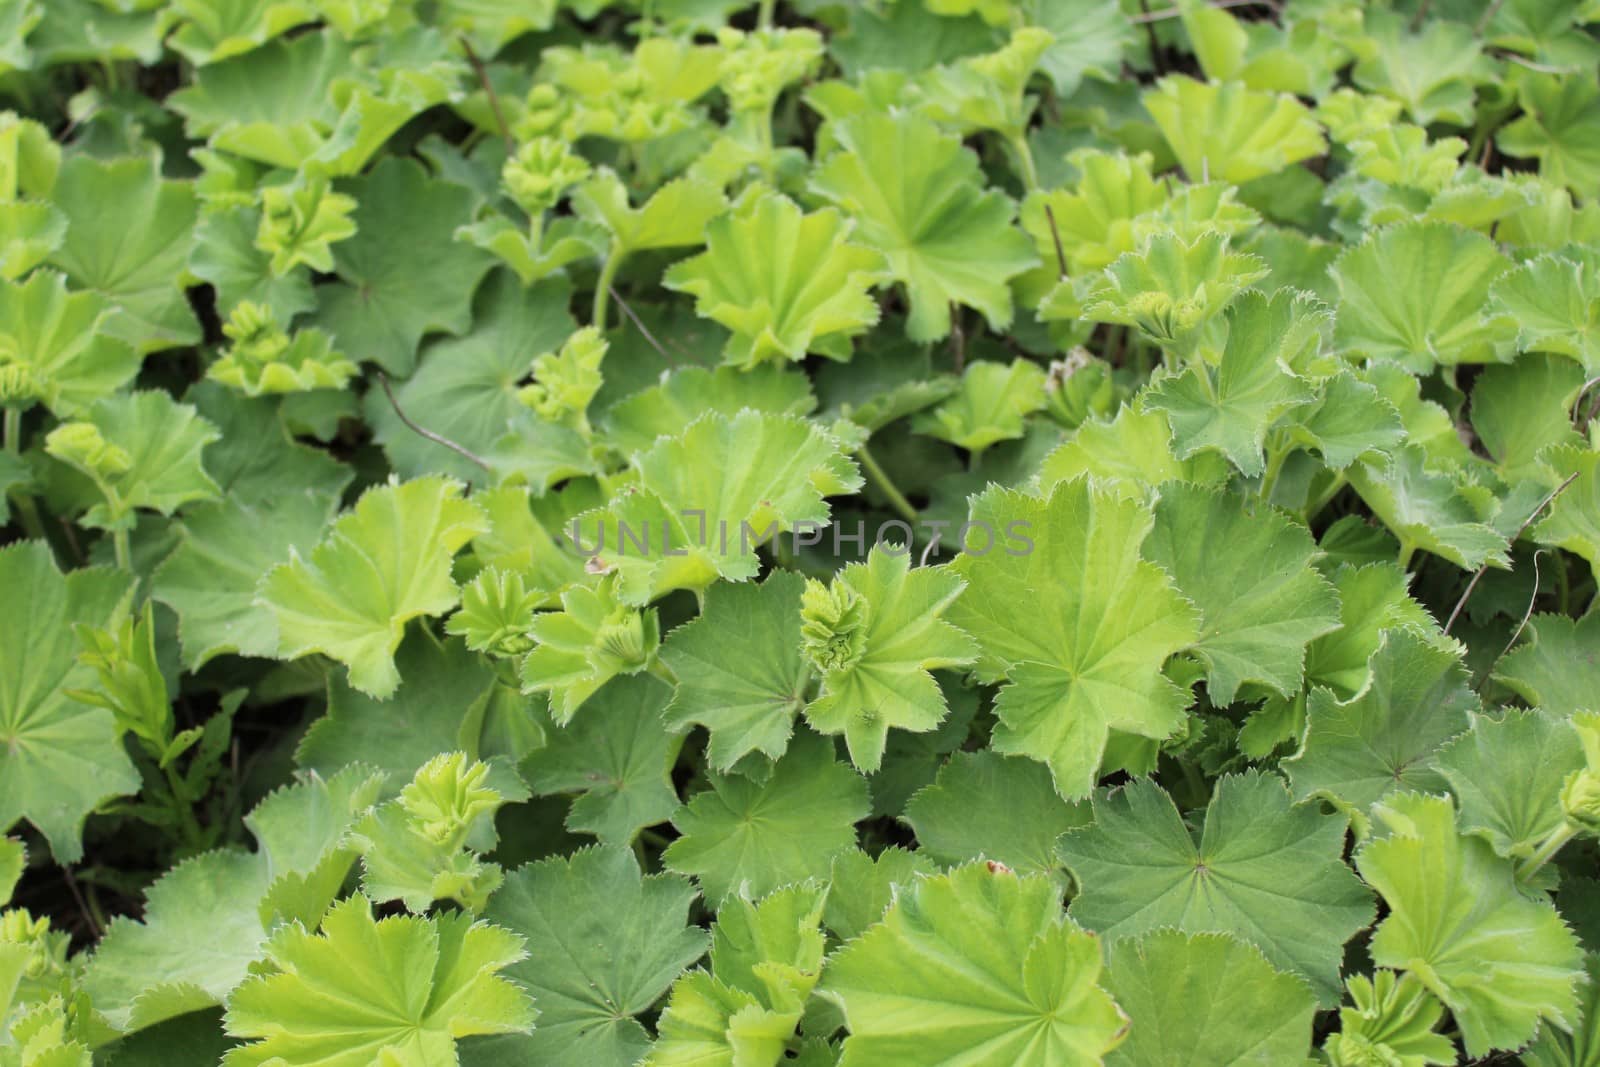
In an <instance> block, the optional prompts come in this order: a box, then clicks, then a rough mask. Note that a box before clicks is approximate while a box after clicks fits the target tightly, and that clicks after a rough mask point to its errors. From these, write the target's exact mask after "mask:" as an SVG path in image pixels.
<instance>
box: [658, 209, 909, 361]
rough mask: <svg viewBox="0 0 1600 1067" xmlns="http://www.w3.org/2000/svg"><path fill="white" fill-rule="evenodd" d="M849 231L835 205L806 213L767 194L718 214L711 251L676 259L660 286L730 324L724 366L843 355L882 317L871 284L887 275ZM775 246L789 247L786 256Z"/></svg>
mask: <svg viewBox="0 0 1600 1067" xmlns="http://www.w3.org/2000/svg"><path fill="white" fill-rule="evenodd" d="M852 229H853V226H852V224H851V223H850V222H849V221H847V220H845V219H843V218H841V217H840V216H839V213H838V212H837V211H834V210H832V209H824V210H822V211H815V212H812V213H810V214H805V213H803V212H802V211H801V210H800V208H799V207H797V206H796V205H795V203H794V201H792V200H790V199H788V198H787V197H783V196H775V195H769V196H765V197H762V198H761V199H759V200H755V201H752V202H751V203H750V204H749V205H748V206H744V207H741V208H739V209H737V210H735V211H733V212H731V213H729V214H726V215H723V216H721V217H719V218H716V219H713V220H712V221H711V223H710V224H709V225H708V226H707V227H706V231H705V241H706V245H707V250H706V251H705V252H704V253H702V254H701V255H698V256H696V257H694V258H693V259H687V260H684V261H683V262H681V263H678V264H676V265H674V266H673V267H672V269H671V270H669V271H667V275H666V278H665V279H664V281H663V284H664V285H666V287H667V288H668V289H676V290H677V291H679V292H684V293H689V294H690V295H692V296H693V297H695V310H696V312H698V313H699V314H700V315H702V316H704V317H705V318H709V319H712V320H713V321H715V322H718V323H720V324H722V325H723V326H726V327H727V328H728V329H729V330H731V331H732V333H731V334H730V335H729V337H728V343H727V346H726V347H725V348H724V349H723V360H724V361H725V362H727V363H731V364H735V365H737V366H751V365H754V364H757V363H761V362H763V361H767V360H777V361H782V360H789V361H799V360H802V359H804V358H805V357H806V354H807V353H808V352H815V353H817V354H818V355H823V356H827V357H828V358H829V359H836V360H846V359H849V358H850V354H851V339H852V338H854V337H855V336H856V335H858V334H860V333H862V332H863V331H864V330H866V329H867V328H869V327H871V326H873V325H875V324H876V323H877V321H878V303H877V301H876V300H874V299H873V298H872V295H871V293H870V292H869V290H870V289H871V287H872V286H873V285H874V284H875V283H877V282H878V281H879V280H880V279H881V278H882V276H883V274H882V270H883V257H882V256H880V255H879V254H878V253H877V252H875V251H873V250H872V249H870V248H865V247H863V246H861V245H858V244H854V243H851V242H850V240H849V237H850V231H851V230H852ZM774 248H782V249H785V250H786V253H785V255H784V257H783V259H781V260H775V259H774V258H773V257H772V254H771V253H772V249H774Z"/></svg>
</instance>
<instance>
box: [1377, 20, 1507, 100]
mask: <svg viewBox="0 0 1600 1067" xmlns="http://www.w3.org/2000/svg"><path fill="white" fill-rule="evenodd" d="M1411 21H1412V20H1411V16H1410V15H1408V14H1402V13H1401V12H1398V11H1376V12H1372V13H1371V14H1370V16H1369V17H1368V18H1367V20H1366V36H1367V41H1368V42H1369V43H1370V46H1371V47H1370V51H1369V53H1368V54H1367V55H1364V56H1362V58H1361V62H1359V63H1357V64H1356V68H1355V71H1354V77H1355V82H1356V84H1357V85H1359V86H1360V87H1361V88H1363V89H1366V90H1368V91H1370V92H1376V93H1381V94H1383V95H1384V96H1387V97H1389V98H1390V99H1392V100H1397V101H1399V102H1400V103H1401V104H1403V105H1405V109H1406V111H1407V112H1408V113H1409V114H1410V115H1411V118H1412V119H1413V120H1414V121H1416V122H1417V123H1418V124H1419V125H1423V126H1430V125H1432V124H1433V123H1435V122H1447V123H1450V124H1452V125H1456V126H1470V125H1472V118H1473V110H1474V99H1473V94H1474V90H1475V89H1476V87H1477V86H1478V84H1479V83H1481V82H1486V81H1489V80H1491V79H1492V78H1493V77H1494V74H1495V65H1494V63H1493V62H1492V61H1490V60H1489V58H1488V57H1487V56H1485V55H1484V54H1483V42H1482V41H1481V40H1479V37H1480V36H1481V35H1480V34H1475V33H1473V31H1472V27H1471V26H1469V25H1466V24H1465V23H1461V22H1450V21H1447V20H1445V19H1442V18H1441V19H1429V20H1427V21H1426V22H1424V23H1422V24H1421V26H1420V28H1418V27H1416V26H1408V25H1407V23H1410V22H1411Z"/></svg>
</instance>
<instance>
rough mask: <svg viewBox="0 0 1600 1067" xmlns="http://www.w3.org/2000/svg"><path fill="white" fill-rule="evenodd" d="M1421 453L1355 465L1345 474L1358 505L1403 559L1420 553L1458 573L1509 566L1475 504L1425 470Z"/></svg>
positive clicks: (1501, 543) (1406, 451) (1451, 482)
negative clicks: (1455, 568)
mask: <svg viewBox="0 0 1600 1067" xmlns="http://www.w3.org/2000/svg"><path fill="white" fill-rule="evenodd" d="M1426 463H1427V457H1426V455H1425V454H1424V453H1423V451H1422V449H1421V448H1419V447H1417V446H1415V445H1407V446H1406V447H1404V448H1401V449H1399V450H1397V451H1396V452H1395V453H1394V454H1393V455H1391V456H1389V457H1387V461H1386V462H1381V463H1369V462H1365V461H1363V462H1360V463H1357V464H1355V465H1353V466H1352V467H1351V468H1350V470H1349V478H1350V484H1351V485H1352V486H1353V487H1354V488H1355V491H1356V492H1357V493H1358V494H1360V496H1361V500H1362V502H1363V503H1365V504H1366V505H1367V507H1369V508H1371V509H1372V513H1373V514H1374V515H1376V516H1377V517H1378V518H1379V519H1380V520H1382V522H1383V524H1384V525H1385V526H1387V527H1388V528H1389V530H1390V531H1391V532H1392V533H1393V534H1394V535H1395V537H1397V538H1398V539H1399V540H1400V553H1401V557H1402V559H1408V558H1409V557H1410V554H1411V552H1412V551H1414V550H1416V549H1419V548H1420V549H1422V550H1423V551H1425V552H1431V553H1433V554H1434V555H1435V556H1438V557H1440V558H1441V559H1447V560H1449V561H1450V562H1451V563H1454V564H1455V565H1456V566H1458V567H1460V568H1461V569H1462V570H1476V569H1477V568H1478V567H1480V566H1483V565H1485V564H1496V565H1499V566H1501V567H1505V566H1509V565H1510V564H1509V559H1508V557H1507V555H1506V547H1507V546H1506V542H1505V538H1504V537H1503V536H1502V535H1501V534H1500V533H1499V531H1497V530H1496V529H1495V528H1494V527H1492V526H1489V525H1487V524H1486V523H1485V522H1484V521H1483V520H1484V518H1485V516H1484V515H1483V514H1482V513H1481V512H1480V510H1479V505H1478V499H1479V498H1475V497H1472V496H1469V495H1468V494H1467V493H1466V492H1465V487H1463V486H1462V485H1461V484H1460V483H1458V482H1457V481H1456V480H1455V479H1454V478H1452V477H1450V476H1449V475H1445V474H1436V473H1434V472H1433V471H1430V470H1428V469H1427V467H1426Z"/></svg>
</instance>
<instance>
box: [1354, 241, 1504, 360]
mask: <svg viewBox="0 0 1600 1067" xmlns="http://www.w3.org/2000/svg"><path fill="white" fill-rule="evenodd" d="M1510 267H1511V263H1510V261H1509V260H1508V259H1506V257H1505V256H1503V255H1501V254H1500V250H1499V249H1498V248H1496V247H1495V244H1494V242H1493V241H1491V240H1490V239H1489V238H1487V237H1485V236H1483V235H1482V234H1480V233H1474V232H1472V231H1471V230H1465V229H1462V228H1461V227H1459V226H1454V225H1451V224H1450V223H1445V222H1422V221H1418V222H1406V223H1401V224H1399V225H1397V226H1387V227H1385V228H1383V229H1381V230H1376V231H1374V232H1373V233H1371V234H1370V235H1368V237H1367V238H1366V239H1365V240H1363V241H1362V242H1361V243H1360V244H1358V245H1353V246H1351V247H1349V248H1347V249H1346V250H1345V251H1344V253H1343V254H1342V255H1340V256H1339V258H1338V259H1337V260H1335V261H1334V264H1333V266H1332V268H1331V270H1332V272H1333V277H1334V280H1335V281H1336V282H1338V284H1339V294H1340V297H1341V299H1340V302H1339V319H1338V324H1337V326H1336V327H1335V329H1334V341H1335V343H1336V344H1337V345H1338V346H1339V347H1340V348H1341V349H1343V350H1344V351H1346V352H1349V353H1352V354H1357V355H1363V356H1367V357H1368V358H1370V359H1392V360H1397V361H1399V362H1400V363H1402V364H1404V365H1405V366H1406V367H1407V368H1408V369H1410V370H1412V371H1414V372H1417V373H1422V374H1426V373H1428V372H1429V371H1431V370H1433V369H1434V367H1435V366H1438V365H1443V366H1454V365H1455V364H1458V363H1496V362H1505V361H1507V360H1508V359H1509V357H1510V354H1511V353H1510V351H1509V349H1510V342H1511V340H1512V338H1513V336H1514V335H1515V323H1513V322H1512V321H1511V320H1510V319H1509V318H1507V317H1505V316H1493V317H1491V316H1490V315H1488V314H1485V312H1486V310H1487V309H1489V308H1490V304H1489V286H1490V285H1491V284H1492V283H1493V282H1494V280H1495V279H1496V278H1498V277H1500V275H1501V274H1503V273H1505V272H1506V271H1507V270H1509V269H1510Z"/></svg>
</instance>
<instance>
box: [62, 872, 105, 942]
mask: <svg viewBox="0 0 1600 1067" xmlns="http://www.w3.org/2000/svg"><path fill="white" fill-rule="evenodd" d="M61 874H62V877H63V878H64V879H65V880H66V883H67V889H68V890H69V891H70V892H71V893H72V899H73V900H75V901H77V903H78V913H79V914H80V915H82V916H83V921H84V922H86V923H88V924H89V930H90V931H91V932H92V933H93V934H94V936H95V937H96V938H98V937H99V936H100V934H101V930H100V924H99V923H98V922H96V921H95V917H94V912H93V911H92V910H91V909H90V907H89V903H88V901H86V900H84V899H83V893H82V892H80V891H79V890H78V879H77V878H76V877H75V876H74V875H73V873H72V868H71V867H66V866H63V867H62V868H61Z"/></svg>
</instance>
